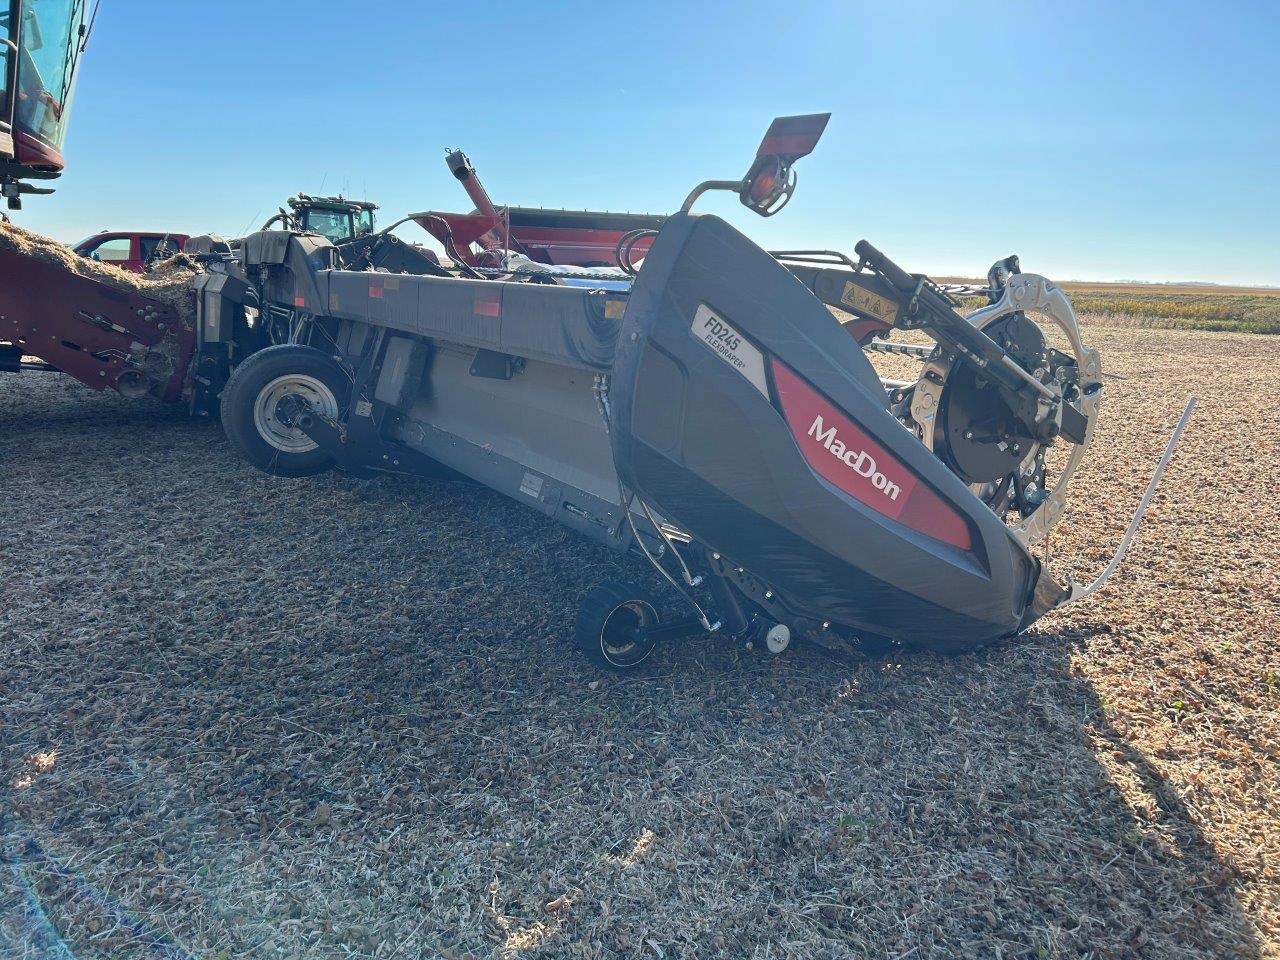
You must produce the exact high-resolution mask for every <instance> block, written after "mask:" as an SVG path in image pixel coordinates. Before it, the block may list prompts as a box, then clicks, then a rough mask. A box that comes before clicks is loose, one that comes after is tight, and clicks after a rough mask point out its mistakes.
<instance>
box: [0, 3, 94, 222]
mask: <svg viewBox="0 0 1280 960" xmlns="http://www.w3.org/2000/svg"><path fill="white" fill-rule="evenodd" d="M94 9H95V10H96V9H97V8H96V7H95V8H94ZM92 25H93V22H92V16H91V15H90V11H89V4H88V2H87V0H45V2H43V3H39V4H34V3H20V2H6V3H3V4H0V44H2V45H0V51H3V52H0V65H3V79H0V193H3V195H4V197H5V198H6V200H8V204H9V209H10V210H20V209H21V208H22V195H23V194H27V193H31V194H45V193H52V192H53V190H51V189H50V188H48V187H36V186H32V185H31V184H29V183H26V182H24V181H26V180H29V179H34V180H52V179H54V178H55V177H57V176H59V175H60V174H61V173H62V168H63V167H64V166H65V165H66V162H65V161H64V160H63V157H62V141H63V139H64V137H65V136H66V133H67V122H68V120H69V118H70V110H71V94H72V91H73V90H74V88H75V82H76V73H77V68H78V67H79V64H80V55H81V54H82V53H83V52H84V48H85V44H86V43H87V42H88V39H89V30H90V28H91V27H92Z"/></svg>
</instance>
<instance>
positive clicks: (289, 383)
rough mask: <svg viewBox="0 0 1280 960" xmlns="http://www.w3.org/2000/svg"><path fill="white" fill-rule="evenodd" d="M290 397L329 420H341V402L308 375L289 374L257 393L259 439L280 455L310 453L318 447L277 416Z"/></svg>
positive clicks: (255, 409)
mask: <svg viewBox="0 0 1280 960" xmlns="http://www.w3.org/2000/svg"><path fill="white" fill-rule="evenodd" d="M290 396H292V397H297V398H298V399H299V400H301V401H302V402H303V403H304V404H306V406H307V407H309V408H310V409H311V411H312V412H314V413H317V414H319V415H320V416H323V417H327V418H329V419H330V420H336V419H337V417H338V400H337V398H336V397H335V396H334V395H333V391H332V390H330V389H329V387H328V386H327V385H326V384H325V383H324V381H322V380H319V379H317V378H315V377H311V376H308V375H307V374H305V373H288V374H285V375H284V376H283V377H276V378H275V379H274V380H272V381H271V382H270V383H268V384H267V385H266V386H265V387H263V388H262V389H261V390H259V391H258V398H257V399H256V400H255V401H254V403H253V425H254V427H255V428H256V429H257V431H258V436H260V437H262V439H263V440H265V441H266V442H267V443H269V444H270V445H271V446H272V447H274V448H275V449H277V450H279V451H280V452H281V453H310V452H311V451H312V450H315V449H316V448H317V447H318V446H319V444H317V443H316V442H315V441H314V440H312V439H311V438H310V437H308V436H307V435H306V434H305V433H303V432H302V430H300V429H299V428H298V427H296V426H290V425H289V424H287V423H285V422H284V421H282V420H280V419H279V418H278V417H277V416H276V408H277V407H278V406H279V404H280V401H281V400H283V399H284V398H285V397H290Z"/></svg>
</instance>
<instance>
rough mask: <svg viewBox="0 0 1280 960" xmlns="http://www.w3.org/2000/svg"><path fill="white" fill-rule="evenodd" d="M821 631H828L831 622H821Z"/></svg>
mask: <svg viewBox="0 0 1280 960" xmlns="http://www.w3.org/2000/svg"><path fill="white" fill-rule="evenodd" d="M822 629H823V630H830V629H831V621H830V620H823V621H822Z"/></svg>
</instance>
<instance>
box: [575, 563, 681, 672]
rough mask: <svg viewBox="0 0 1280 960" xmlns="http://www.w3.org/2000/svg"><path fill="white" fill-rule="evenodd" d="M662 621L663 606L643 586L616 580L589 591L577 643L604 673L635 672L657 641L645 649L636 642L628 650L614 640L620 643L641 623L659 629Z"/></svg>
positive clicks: (577, 634) (576, 628) (578, 626)
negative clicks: (610, 671) (614, 641)
mask: <svg viewBox="0 0 1280 960" xmlns="http://www.w3.org/2000/svg"><path fill="white" fill-rule="evenodd" d="M661 620H662V606H661V605H660V604H659V603H658V600H657V599H656V598H655V597H654V596H653V594H651V593H649V591H647V590H645V589H644V588H643V587H637V586H635V585H634V584H630V583H619V582H617V581H612V580H611V581H606V582H604V583H598V584H596V585H595V586H594V587H592V588H591V589H590V590H588V591H587V595H586V596H585V597H584V598H583V599H582V605H581V606H580V607H579V608H578V622H577V626H576V627H575V629H574V642H575V644H576V645H577V647H578V650H579V651H581V653H582V655H583V656H585V657H586V658H587V659H588V660H590V661H591V663H592V664H594V665H595V666H597V667H600V668H601V669H603V670H612V671H614V672H617V673H621V672H623V671H626V670H634V669H635V668H636V667H638V666H640V664H642V663H644V662H645V661H646V660H648V659H649V656H650V654H652V653H653V650H654V647H656V646H657V642H656V641H650V642H649V643H648V644H646V645H644V646H641V645H638V644H634V643H633V644H632V647H631V649H630V650H626V649H625V645H624V644H621V643H610V640H611V639H612V640H620V639H621V638H622V637H623V636H625V635H626V633H628V632H629V631H630V630H631V629H633V628H634V626H635V625H636V624H637V621H640V625H642V626H656V625H657V624H658V623H660V622H661Z"/></svg>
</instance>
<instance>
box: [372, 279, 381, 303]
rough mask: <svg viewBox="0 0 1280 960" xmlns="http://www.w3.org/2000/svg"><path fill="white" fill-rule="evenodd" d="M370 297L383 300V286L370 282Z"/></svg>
mask: <svg viewBox="0 0 1280 960" xmlns="http://www.w3.org/2000/svg"><path fill="white" fill-rule="evenodd" d="M369 298H370V299H371V300H381V299H382V288H381V287H375V286H374V285H373V284H372V283H371V284H369Z"/></svg>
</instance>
